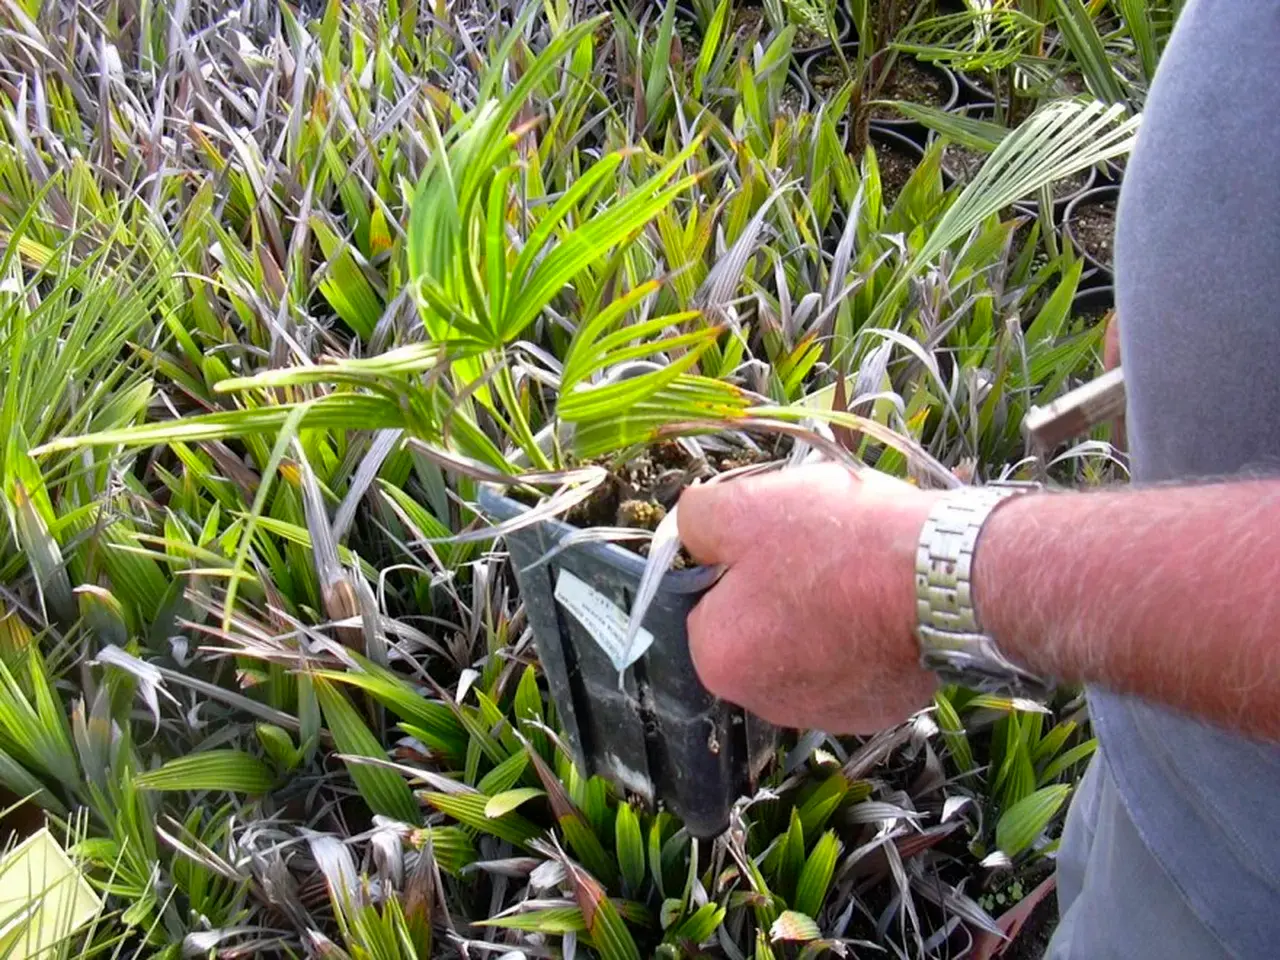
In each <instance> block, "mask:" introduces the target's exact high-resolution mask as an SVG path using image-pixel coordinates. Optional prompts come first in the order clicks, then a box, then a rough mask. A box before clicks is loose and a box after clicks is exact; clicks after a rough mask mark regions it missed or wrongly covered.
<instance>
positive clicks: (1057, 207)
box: [1013, 167, 1098, 226]
mask: <svg viewBox="0 0 1280 960" xmlns="http://www.w3.org/2000/svg"><path fill="white" fill-rule="evenodd" d="M1097 185H1098V171H1097V169H1096V168H1095V167H1090V168H1089V176H1088V179H1087V180H1086V181H1085V183H1084V185H1083V186H1082V187H1080V188H1079V189H1077V190H1073V191H1072V192H1071V193H1069V194H1067V195H1066V196H1062V197H1057V198H1055V199H1054V201H1053V222H1054V223H1055V224H1056V225H1058V226H1061V225H1062V224H1063V223H1064V222H1065V219H1066V215H1067V209H1068V208H1069V207H1070V206H1071V204H1073V203H1074V202H1075V201H1076V200H1079V199H1080V198H1081V197H1083V196H1084V195H1085V194H1087V193H1089V192H1090V191H1092V190H1094V189H1095V188H1097ZM1013 206H1014V209H1015V210H1017V211H1018V212H1019V213H1022V214H1025V215H1026V216H1029V217H1038V216H1039V215H1040V203H1039V201H1038V200H1036V198H1035V197H1028V198H1026V199H1024V200H1019V201H1018V202H1017V203H1015V204H1014V205H1013Z"/></svg>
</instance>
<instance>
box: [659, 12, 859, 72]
mask: <svg viewBox="0 0 1280 960" xmlns="http://www.w3.org/2000/svg"><path fill="white" fill-rule="evenodd" d="M676 17H677V18H683V19H685V20H687V21H690V22H692V23H693V24H694V25H695V26H699V28H700V24H698V13H697V11H696V10H694V9H693V8H692V7H690V6H688V5H687V4H684V3H677V4H676ZM836 25H837V26H838V27H839V30H840V32H839V34H838V36H839V38H840V45H841V46H847V45H848V43H849V38H850V36H851V35H852V33H853V18H852V17H851V16H850V15H849V13H848V11H847V10H845V8H844V6H843V5H841V6H837V7H836ZM830 49H832V46H831V43H830V41H828V40H822V41H820V42H818V43H815V44H813V45H812V46H808V47H793V48H792V49H791V56H792V57H797V58H798V57H805V56H808V55H809V54H813V53H825V52H826V51H828V50H830Z"/></svg>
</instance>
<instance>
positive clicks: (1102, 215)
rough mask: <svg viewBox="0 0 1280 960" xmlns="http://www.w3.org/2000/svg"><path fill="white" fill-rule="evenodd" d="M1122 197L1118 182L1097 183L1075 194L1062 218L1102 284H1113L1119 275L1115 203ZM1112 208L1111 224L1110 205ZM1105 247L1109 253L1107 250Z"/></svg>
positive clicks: (1069, 233)
mask: <svg viewBox="0 0 1280 960" xmlns="http://www.w3.org/2000/svg"><path fill="white" fill-rule="evenodd" d="M1119 197H1120V188H1119V187H1116V186H1105V187H1097V188H1095V189H1093V190H1087V191H1085V192H1083V193H1080V194H1079V195H1077V196H1076V197H1074V198H1073V199H1072V201H1071V203H1070V204H1068V205H1067V209H1066V212H1065V213H1064V214H1063V218H1062V229H1063V233H1064V234H1065V235H1066V237H1067V239H1068V240H1070V241H1071V245H1072V246H1073V247H1074V248H1075V249H1076V250H1077V251H1079V253H1080V255H1081V256H1082V257H1084V258H1085V260H1086V261H1087V262H1088V264H1089V266H1090V267H1092V268H1093V269H1094V271H1095V272H1096V274H1097V279H1098V280H1099V281H1103V282H1100V283H1099V284H1098V285H1100V286H1101V285H1110V284H1111V283H1112V282H1113V280H1114V278H1115V271H1114V268H1113V266H1112V259H1113V254H1114V238H1115V206H1116V201H1117V200H1118V199H1119ZM1107 207H1109V208H1110V218H1109V220H1110V223H1109V225H1108V223H1107V220H1108V217H1107V216H1106V208H1107ZM1104 250H1105V255H1104V253H1103V251H1104Z"/></svg>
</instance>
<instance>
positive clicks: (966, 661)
mask: <svg viewBox="0 0 1280 960" xmlns="http://www.w3.org/2000/svg"><path fill="white" fill-rule="evenodd" d="M1040 489H1043V488H1042V486H1041V485H1040V484H1038V483H1020V482H997V483H990V484H986V485H983V486H974V487H961V488H959V489H957V490H951V491H948V492H947V493H945V494H943V495H942V496H941V497H939V499H938V502H937V503H936V504H935V505H934V507H933V509H932V510H931V511H930V512H929V517H928V519H927V520H926V521H925V524H924V527H923V528H922V529H921V531H920V539H919V543H918V545H917V548H916V611H917V618H916V619H917V623H916V634H917V637H918V640H919V644H920V662H921V664H922V665H923V666H925V667H926V668H928V669H930V670H933V671H934V672H935V673H937V674H938V675H939V676H940V677H941V678H942V679H943V681H944V682H948V683H957V684H960V685H961V686H964V687H968V688H969V689H973V690H978V691H981V692H984V693H1003V694H1010V695H1015V696H1024V697H1030V698H1033V699H1037V698H1043V697H1045V696H1046V695H1047V694H1048V693H1049V692H1050V691H1051V690H1052V689H1053V684H1052V683H1051V682H1050V681H1048V680H1047V679H1045V678H1041V677H1039V676H1037V675H1035V674H1034V673H1032V672H1030V671H1028V670H1027V669H1025V668H1024V667H1021V666H1019V665H1018V664H1016V663H1014V662H1013V661H1012V660H1010V659H1009V658H1008V657H1007V656H1006V655H1005V654H1004V653H1003V651H1001V650H1000V647H999V645H998V644H997V643H996V641H995V639H994V638H992V637H991V636H990V635H989V634H987V633H986V632H984V630H983V628H982V624H981V622H980V620H979V618H978V613H977V611H976V610H975V608H974V599H973V585H972V579H971V578H972V574H973V558H974V553H975V551H976V549H977V547H978V543H979V539H980V537H981V534H982V530H983V527H984V526H985V524H986V521H987V518H988V517H989V516H991V514H992V513H993V512H994V511H995V510H996V509H997V508H998V507H999V506H1000V505H1001V504H1003V503H1005V502H1006V501H1008V500H1009V499H1010V498H1012V497H1016V496H1018V495H1020V494H1025V493H1030V492H1032V491H1036V490H1040Z"/></svg>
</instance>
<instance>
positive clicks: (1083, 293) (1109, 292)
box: [1071, 274, 1116, 307]
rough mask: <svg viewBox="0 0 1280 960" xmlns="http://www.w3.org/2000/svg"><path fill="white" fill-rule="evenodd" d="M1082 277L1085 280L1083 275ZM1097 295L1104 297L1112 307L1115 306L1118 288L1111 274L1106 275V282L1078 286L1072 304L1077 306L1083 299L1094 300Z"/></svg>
mask: <svg viewBox="0 0 1280 960" xmlns="http://www.w3.org/2000/svg"><path fill="white" fill-rule="evenodd" d="M1081 279H1082V280H1083V279H1084V278H1083V277H1081ZM1096 297H1104V298H1105V299H1106V301H1107V302H1108V303H1110V304H1111V306H1112V307H1115V305H1116V288H1115V284H1114V283H1112V281H1111V277H1110V275H1109V274H1108V275H1107V277H1106V282H1105V283H1098V284H1093V285H1090V286H1086V287H1076V295H1075V296H1074V297H1072V298H1071V306H1072V307H1075V306H1076V304H1078V303H1080V301H1082V300H1092V299H1094V298H1096Z"/></svg>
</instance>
